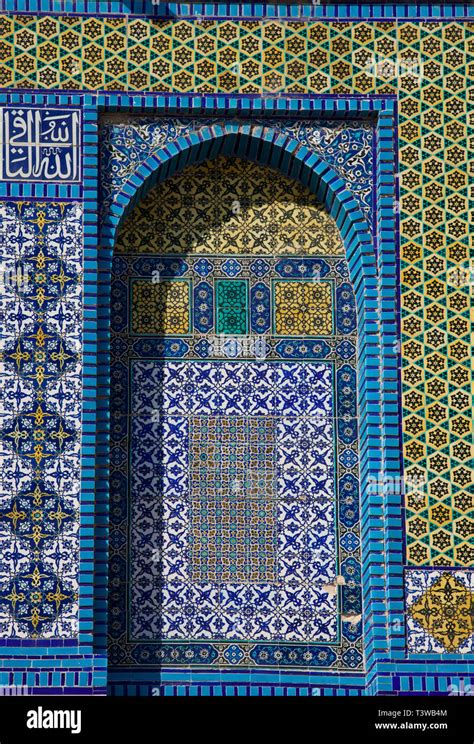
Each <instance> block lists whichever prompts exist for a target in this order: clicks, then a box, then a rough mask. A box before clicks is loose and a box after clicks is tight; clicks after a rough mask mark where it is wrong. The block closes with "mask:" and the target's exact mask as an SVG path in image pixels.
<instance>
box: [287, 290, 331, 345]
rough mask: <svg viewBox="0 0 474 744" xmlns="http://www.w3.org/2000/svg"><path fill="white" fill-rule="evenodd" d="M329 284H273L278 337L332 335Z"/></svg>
mask: <svg viewBox="0 0 474 744" xmlns="http://www.w3.org/2000/svg"><path fill="white" fill-rule="evenodd" d="M331 294H332V292H331V284H330V283H329V282H322V281H321V280H317V279H316V280H310V281H299V280H296V281H295V280H293V281H292V280H290V281H288V280H286V281H282V282H278V281H276V282H274V283H273V301H274V307H275V313H274V315H275V333H276V335H277V336H329V335H330V334H331V333H332V332H333V320H332V296H331Z"/></svg>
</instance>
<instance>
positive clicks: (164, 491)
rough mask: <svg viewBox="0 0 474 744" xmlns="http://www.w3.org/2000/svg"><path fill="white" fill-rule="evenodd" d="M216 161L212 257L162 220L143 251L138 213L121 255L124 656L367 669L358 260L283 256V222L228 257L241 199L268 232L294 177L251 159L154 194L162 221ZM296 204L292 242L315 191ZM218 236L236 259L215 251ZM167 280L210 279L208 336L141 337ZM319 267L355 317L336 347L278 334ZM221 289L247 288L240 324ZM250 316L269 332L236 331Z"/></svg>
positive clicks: (199, 309) (339, 306)
mask: <svg viewBox="0 0 474 744" xmlns="http://www.w3.org/2000/svg"><path fill="white" fill-rule="evenodd" d="M203 167H204V168H205V169H206V170H209V169H210V168H211V167H212V173H213V182H214V183H215V184H219V187H218V188H216V187H214V190H213V192H212V197H213V199H212V205H213V206H212V208H213V209H214V212H215V214H216V215H220V221H218V220H217V218H216V219H215V220H214V221H211V222H209V221H208V224H206V226H205V233H204V236H203V238H202V239H201V236H199V235H198V236H197V237H198V240H197V241H196V242H195V244H194V245H195V248H194V250H190V251H189V252H184V253H183V250H182V248H181V247H180V245H179V241H180V235H179V232H177V234H176V243H177V245H176V244H175V246H172V245H170V247H169V249H168V251H169V252H162V236H161V233H160V232H159V231H158V230H156V229H155V230H154V231H153V234H152V233H144V232H143V231H141V241H142V242H141V243H139V242H138V235H139V234H140V233H139V232H136V231H135V230H134V229H133V222H134V221H135V220H138V221H139V220H141V219H142V212H141V205H139V206H138V208H137V210H136V211H135V212H134V213H132V215H130V216H129V217H128V218H127V221H126V223H125V224H124V226H123V231H122V232H121V235H120V238H119V243H118V246H117V251H116V255H115V258H114V266H113V283H112V297H113V305H112V306H113V310H114V312H113V317H112V351H113V364H112V378H113V381H114V382H113V395H112V402H111V406H112V411H111V413H112V420H113V421H114V422H115V424H114V427H113V429H112V449H111V462H112V464H113V471H112V474H111V487H112V491H111V499H112V503H114V504H115V505H116V508H115V509H114V510H113V514H112V523H111V545H113V546H114V547H113V550H112V552H111V576H112V581H111V586H110V612H111V615H110V645H109V652H110V656H111V659H112V663H113V665H114V667H116V668H121V667H122V666H123V665H125V666H130V665H134V666H136V667H137V668H139V667H140V666H143V667H146V666H150V665H153V664H154V665H159V664H164V665H166V664H170V663H171V664H173V665H181V664H186V665H187V666H195V665H198V666H199V665H200V666H208V665H210V666H213V665H217V666H231V665H237V666H243V667H249V666H254V667H255V666H269V667H271V666H274V665H275V664H276V665H278V666H283V667H284V666H291V667H295V668H305V667H311V668H321V669H323V668H331V669H341V670H354V669H360V668H361V666H362V645H361V644H362V638H361V622H360V618H361V611H362V607H361V588H360V556H359V550H360V538H359V514H358V453H357V407H356V370H355V355H356V338H357V337H356V333H357V331H356V326H355V299H354V294H353V292H352V288H351V286H350V284H349V283H348V269H347V264H346V261H345V260H344V258H342V257H341V255H340V249H339V242H336V241H335V243H334V254H333V255H326V254H323V255H322V256H320V255H317V254H316V252H315V251H314V249H313V250H312V249H311V245H310V244H308V243H306V244H305V245H307V250H308V252H307V253H305V252H301V246H300V245H299V244H295V247H294V253H293V255H286V256H285V255H283V256H281V257H279V256H278V254H277V255H274V252H273V250H271V244H269V242H268V239H267V238H266V236H265V234H264V232H263V228H264V226H265V224H266V223H263V225H261V233H262V237H261V238H259V246H260V248H259V249H257V248H253V244H252V243H249V249H248V248H247V244H246V243H245V233H243V234H242V238H241V240H242V241H243V245H241V246H240V253H239V255H234V256H231V257H229V255H228V253H229V250H228V247H229V246H232V247H233V250H232V252H234V253H237V251H236V247H238V246H235V233H234V232H233V231H228V232H227V233H226V231H225V224H222V223H223V222H224V223H225V221H226V220H227V219H228V220H232V218H233V213H232V210H230V211H229V210H228V209H227V208H226V207H227V204H228V203H229V194H230V195H232V194H233V195H234V197H235V196H237V198H238V199H239V200H242V202H243V203H244V204H245V210H246V211H247V212H248V214H247V216H246V217H245V219H247V220H248V222H249V223H250V224H258V222H257V220H258V216H259V213H260V212H261V211H262V210H263V204H264V201H265V198H266V194H267V193H269V194H275V195H276V196H273V197H272V198H274V199H275V201H276V198H277V197H278V194H279V193H281V189H283V188H285V189H286V186H287V183H288V179H283V181H282V180H281V176H280V175H279V174H277V173H273V172H272V171H265V169H263V168H261V167H259V166H257V165H253V166H252V164H250V163H244V162H242V161H239V160H237V159H229V160H226V159H225V158H221V159H220V160H219V162H218V163H217V164H216V163H214V164H213V165H212V166H209V165H208V164H206V165H205V166H194V167H193V168H192V169H187V170H185V171H184V172H183V173H182V174H180V175H178V176H175V177H173V179H171V181H169V182H167V183H166V184H163V185H161V186H158V187H155V189H154V190H153V194H152V195H150V197H149V201H148V204H149V213H150V215H154V214H157V211H156V210H159V209H167V208H168V207H167V206H166V201H165V200H164V199H163V189H164V188H166V190H167V193H175V192H176V191H178V192H179V193H185V190H186V188H185V184H188V187H187V191H188V193H191V194H192V193H193V192H196V193H199V192H198V190H197V188H196V186H195V185H197V183H199V184H201V183H202V181H203V178H202V172H203ZM218 169H220V170H221V172H222V174H223V178H222V179H221V178H219V177H218ZM228 173H231V174H232V179H229V181H227V180H226V175H227V174H228ZM269 179H270V186H271V188H270V189H269ZM228 183H230V185H229V186H228V185H227V184H228ZM250 184H251V185H252V190H251V191H250V190H249V185H250ZM260 188H262V189H263V188H264V189H265V191H263V192H262V191H260V194H261V196H260V199H258V198H257V197H258V194H259V189H260ZM284 193H285V199H283V200H281V202H280V206H279V208H280V210H281V219H280V220H279V223H278V224H280V225H284V226H286V230H287V231H289V232H291V230H292V229H293V227H294V225H297V224H298V221H299V214H300V213H299V210H298V208H297V206H296V205H297V204H298V200H300V199H301V197H302V195H304V196H305V198H308V197H307V195H306V194H304V190H302V187H300V186H298V187H297V190H296V192H295V194H296V198H294V197H293V194H292V192H291V191H289V190H288V189H286V191H284ZM244 198H245V199H246V201H245V202H244ZM206 199H207V197H206ZM295 201H296V205H295ZM254 205H255V206H254ZM326 219H329V218H326ZM214 231H216V232H217V233H218V235H219V236H220V237H221V240H220V242H219V251H218V252H216V253H214V254H213V253H211V252H210V251H209V249H207V250H206V251H204V252H201V251H200V250H199V248H198V246H199V245H201V244H202V243H201V240H203V241H204V240H206V241H208V244H210V245H213V243H214V241H215V239H216V238H215V235H213V232H214ZM222 236H227V237H226V239H225V240H224V239H222ZM315 239H317V238H315ZM277 240H281V238H278V237H277ZM279 244H280V243H279V242H277V245H279ZM269 246H270V249H269ZM173 248H174V250H173ZM142 249H145V250H142ZM173 254H174V255H173ZM157 274H158V275H159V277H160V281H162V282H166V281H169V279H173V280H178V279H179V281H184V280H186V281H190V282H191V285H192V290H191V295H190V296H191V297H192V298H193V301H192V303H191V315H192V319H191V324H192V327H193V334H192V336H191V337H190V336H183V335H181V336H179V337H174V338H173V337H169V336H168V335H166V334H160V335H157V336H155V337H148V338H146V339H141V338H139V339H137V338H135V337H133V336H131V335H130V332H129V325H128V323H129V321H128V318H129V317H130V309H131V312H132V316H133V308H131V295H130V287H131V286H133V283H134V281H135V279H136V278H137V277H138V278H140V281H142V282H145V281H148V283H149V285H152V284H153V277H154V276H156V275H157ZM305 276H309V277H312V279H311V286H317V284H318V282H319V284H320V285H321V284H323V281H324V286H325V287H326V286H328V287H331V296H334V298H335V299H334V304H335V316H336V317H337V318H338V319H339V320H338V322H337V324H336V323H335V325H334V327H331V334H330V335H326V336H325V337H324V338H323V337H322V336H321V335H319V336H318V337H314V338H311V339H309V338H306V337H305V335H304V332H302V333H300V334H299V336H295V335H294V334H293V337H292V338H288V339H281V338H278V337H276V336H273V335H272V330H271V316H272V299H271V298H272V295H271V287H272V282H273V281H275V280H280V281H281V280H283V279H284V278H286V277H290V278H292V279H293V280H294V281H296V280H297V279H298V277H299V280H300V281H303V282H305ZM318 277H319V279H318ZM321 277H323V278H324V280H322V279H321ZM222 286H223V287H225V294H226V297H225V298H224V299H225V302H226V307H227V308H230V309H232V304H233V303H231V302H229V301H228V299H227V294H228V293H229V291H230V292H231V299H232V297H233V298H234V300H235V301H236V302H235V303H234V304H237V305H238V311H239V312H237V313H236V317H237V318H239V321H238V322H234V321H232V322H231V323H230V322H228V323H227V325H226V327H225V328H224V330H225V331H226V332H225V333H219V329H218V327H217V324H218V322H219V320H218V318H219V315H218V309H219V307H221V306H222V297H219V293H220V292H221V290H220V287H222ZM233 287H234V288H235V293H234V294H232V288H233ZM243 287H244V288H245V302H244V301H243V299H242V297H243V296H242V295H241V292H242V288H243ZM163 309H164V311H165V312H166V313H168V312H169V310H168V307H164V308H163ZM244 311H245V312H244ZM234 312H235V311H234ZM241 316H242V317H243V318H244V320H245V328H246V329H247V328H249V327H251V329H252V333H251V334H250V335H249V334H248V332H247V331H245V333H244V334H243V335H235V333H236V331H237V332H239V331H242V330H244V329H243V325H242V326H241V325H240V323H241V321H240V318H241ZM347 318H348V319H349V322H348V324H345V323H344V320H346V319H347ZM237 326H238V327H237ZM253 329H255V330H253ZM337 329H340V330H337ZM221 330H222V329H221ZM262 331H263V332H262ZM127 391H131V392H130V393H129V394H130V396H131V397H130V403H129V402H128V400H129V399H128V394H127ZM129 406H130V407H129ZM343 416H344V418H343ZM130 427H131V428H130ZM129 446H130V447H131V451H132V468H131V472H128V470H127V468H128V466H127V462H128V457H127V452H128V448H129ZM127 494H129V495H127ZM128 536H129V537H128ZM127 551H130V555H131V565H130V566H129V568H128V569H127V558H126V556H127ZM127 570H128V571H130V575H129V578H127ZM113 577H116V579H115V578H113ZM337 577H339V578H337ZM336 579H337V580H336ZM127 586H130V593H129V594H128V593H127V591H126V587H127Z"/></svg>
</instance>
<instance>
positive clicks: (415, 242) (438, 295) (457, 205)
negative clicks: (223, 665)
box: [399, 23, 474, 566]
mask: <svg viewBox="0 0 474 744" xmlns="http://www.w3.org/2000/svg"><path fill="white" fill-rule="evenodd" d="M399 42H400V55H401V57H402V59H404V60H406V61H407V65H408V62H409V60H415V61H416V60H417V61H418V62H417V64H418V69H417V70H416V76H410V75H404V76H402V77H401V79H400V88H399V99H400V117H401V123H400V171H401V175H400V207H401V213H402V214H401V259H402V267H401V270H402V274H401V279H402V334H403V345H402V357H403V363H404V368H403V405H404V435H405V444H404V455H405V474H406V476H407V478H408V479H410V480H411V481H412V485H411V486H409V487H408V489H407V494H406V509H407V511H406V516H407V523H406V528H407V529H406V534H407V560H408V563H410V564H413V565H419V566H423V565H432V566H470V565H472V562H473V560H474V520H473V516H474V511H473V507H474V503H473V498H474V497H473V493H472V391H471V379H472V355H471V347H470V333H471V326H470V323H471V321H470V305H471V287H470V282H472V277H471V276H470V271H469V236H468V227H469V222H468V215H469V209H470V208H471V209H472V204H473V202H472V197H473V193H472V187H471V191H469V185H468V184H469V175H470V173H469V163H468V151H469V142H472V136H473V133H474V129H473V126H472V125H473V124H474V120H473V116H472V113H471V114H469V113H468V110H469V106H470V104H469V103H468V101H469V96H472V87H471V88H469V70H470V69H471V70H472V64H473V62H474V25H473V24H472V23H471V24H462V23H451V24H445V23H426V24H411V23H401V24H400V26H399ZM466 93H467V95H466ZM471 107H472V105H471Z"/></svg>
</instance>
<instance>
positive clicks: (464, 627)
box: [408, 572, 474, 653]
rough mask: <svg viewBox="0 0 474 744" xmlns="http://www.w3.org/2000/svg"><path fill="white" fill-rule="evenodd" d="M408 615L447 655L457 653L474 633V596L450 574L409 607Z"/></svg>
mask: <svg viewBox="0 0 474 744" xmlns="http://www.w3.org/2000/svg"><path fill="white" fill-rule="evenodd" d="M408 612H409V614H410V615H411V617H412V618H413V619H414V620H415V621H416V622H417V623H418V625H419V626H421V627H422V628H423V629H424V630H426V631H427V632H428V633H429V634H430V635H431V636H433V638H434V639H436V640H437V641H438V642H439V643H441V644H442V646H443V647H444V648H445V649H446V651H447V652H452V653H453V652H456V651H457V650H458V648H459V646H461V644H462V643H464V641H466V640H467V639H468V638H470V637H471V635H472V634H473V631H474V602H473V593H472V591H471V590H470V588H469V587H467V586H465V585H464V584H463V583H462V582H461V581H459V580H458V579H457V578H456V577H455V576H454V575H452V574H450V573H447V572H445V573H443V574H442V575H441V577H440V578H439V579H438V580H437V581H436V582H435V583H434V584H433V585H432V586H431V587H429V588H428V589H427V590H426V592H425V593H424V594H423V595H422V596H421V597H420V598H419V599H418V600H417V601H415V602H414V603H413V604H412V605H411V606H410V607H409V609H408Z"/></svg>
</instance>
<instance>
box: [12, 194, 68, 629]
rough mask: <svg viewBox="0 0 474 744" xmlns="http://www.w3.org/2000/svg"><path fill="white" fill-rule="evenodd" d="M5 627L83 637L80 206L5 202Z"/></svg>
mask: <svg viewBox="0 0 474 744" xmlns="http://www.w3.org/2000/svg"><path fill="white" fill-rule="evenodd" d="M0 214H1V221H2V244H1V250H2V261H3V264H4V265H6V266H7V267H9V268H10V270H11V271H12V272H13V273H14V274H15V276H16V281H14V282H12V283H11V285H10V286H7V285H4V286H3V290H4V291H2V308H1V312H2V318H3V326H4V328H5V329H7V330H6V332H3V333H2V338H1V350H2V362H1V365H2V381H3V383H2V384H3V391H2V400H3V406H2V412H1V416H0V457H1V470H2V476H1V481H0V504H1V506H0V541H1V544H2V546H3V547H2V566H1V571H0V629H1V634H2V636H3V637H12V638H13V637H15V638H73V637H74V636H75V635H76V634H77V630H78V625H77V610H78V607H77V590H78V584H77V570H78V548H79V543H78V511H79V489H80V477H79V454H80V428H79V422H80V413H81V390H82V380H81V342H82V338H81V314H82V290H81V261H82V255H81V253H82V246H81V231H82V210H81V206H80V205H79V204H77V203H67V204H66V203H54V202H48V203H35V204H25V203H21V202H18V203H3V204H2V205H0Z"/></svg>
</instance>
